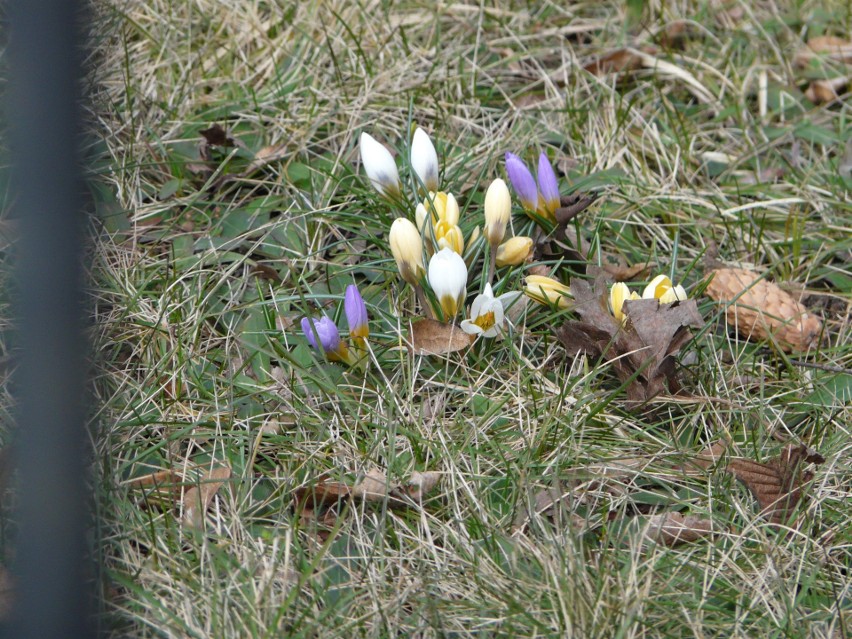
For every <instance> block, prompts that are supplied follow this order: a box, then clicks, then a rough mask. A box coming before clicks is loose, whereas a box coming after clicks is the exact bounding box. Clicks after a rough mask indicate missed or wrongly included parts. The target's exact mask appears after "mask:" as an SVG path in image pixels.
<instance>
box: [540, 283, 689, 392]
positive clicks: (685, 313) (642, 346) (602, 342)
mask: <svg viewBox="0 0 852 639" xmlns="http://www.w3.org/2000/svg"><path fill="white" fill-rule="evenodd" d="M571 294H572V295H573V296H574V308H575V311H576V312H577V314H578V315H579V316H580V318H581V321H569V322H566V323H565V324H563V325H562V326H561V327H560V328H559V329H557V331H556V336H557V337H558V339H559V341H560V342H562V345H563V346H564V347H565V350H566V351H567V352H568V354H569V355H577V354H580V353H584V354H586V355H589V356H591V357H599V358H603V359H604V360H606V361H607V362H609V363H610V364H611V365H612V368H613V370H614V371H615V373H616V375H617V376H618V378H619V379H620V380H621V381H622V382H626V383H627V397H628V399H629V400H631V401H636V402H646V401H648V400H650V399H651V398H653V397H655V396H656V395H658V394H660V393H661V392H664V391H665V390H666V387H668V390H669V391H670V392H677V390H678V389H679V386H678V383H677V380H676V379H675V356H676V355H677V353H678V351H679V350H680V349H681V348H682V347H683V346H684V344H685V343H686V342H687V341H688V340H689V339H690V337H691V333H690V331H689V328H690V327H694V328H701V327H702V326H703V325H704V320H703V319H702V318H701V314H700V313H699V312H698V306H697V305H696V303H695V300H686V301H683V302H679V303H677V304H660V303H659V302H658V301H657V300H628V301H626V302H625V303H624V312H625V314H626V315H627V317H628V318H629V319H628V322H627V323H626V324H625V325H623V326H622V324H621V322H619V321H617V320H616V319H615V318H614V317H613V316H612V314H611V313H610V311H609V306H608V298H609V290H608V287H607V285H606V281H605V279H604V278H603V277H598V278H597V279H596V280H595V283H594V285H591V284H589V283H588V282H586V281H584V280H580V279H577V278H573V279H572V280H571Z"/></svg>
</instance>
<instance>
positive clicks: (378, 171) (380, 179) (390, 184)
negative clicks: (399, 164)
mask: <svg viewBox="0 0 852 639" xmlns="http://www.w3.org/2000/svg"><path fill="white" fill-rule="evenodd" d="M359 147H360V150H361V163H362V164H363V165H364V170H365V171H366V172H367V177H368V178H370V182H372V184H373V187H374V188H375V189H376V190H377V191H378V192H379V193H381V194H382V195H388V196H395V195H399V171H398V170H397V168H396V162H394V159H393V156H392V155H391V153H390V151H388V150H387V149H386V148H385V147H384V146H383V145H382V144H380V143H379V142H378V141H376V139H375V138H374V137H373V136H371V135H370V134H369V133H361V140H360V144H359Z"/></svg>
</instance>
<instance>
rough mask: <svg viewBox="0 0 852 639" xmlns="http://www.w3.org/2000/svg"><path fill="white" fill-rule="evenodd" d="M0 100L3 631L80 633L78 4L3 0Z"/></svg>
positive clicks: (83, 607) (84, 604)
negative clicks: (1, 155) (5, 194)
mask: <svg viewBox="0 0 852 639" xmlns="http://www.w3.org/2000/svg"><path fill="white" fill-rule="evenodd" d="M6 7H7V11H8V13H7V15H8V23H7V28H8V32H7V38H8V42H9V46H8V49H7V53H8V57H7V61H8V65H7V67H8V69H9V84H8V94H7V103H6V113H7V124H8V131H9V147H10V160H11V183H12V187H11V189H12V194H13V202H14V204H13V206H14V209H13V211H14V217H15V218H16V219H17V221H18V224H19V225H20V241H19V242H18V245H17V249H16V253H17V258H18V259H17V278H16V287H17V291H16V295H15V301H16V311H17V313H16V319H15V329H16V333H17V336H18V339H17V342H18V347H19V351H20V365H19V368H18V370H17V372H16V381H15V388H16V390H17V393H16V401H17V405H18V413H17V414H18V420H17V434H16V438H15V440H16V446H17V456H18V463H17V467H18V492H17V500H16V501H17V504H18V511H17V513H16V515H15V519H16V522H17V524H18V529H17V534H16V539H15V542H14V566H15V570H14V587H15V597H14V601H13V604H12V605H13V612H12V618H11V622H10V627H9V628H8V629H7V630H8V636H10V637H15V639H24V638H28V637H32V638H38V639H47V638H53V637H57V638H58V637H73V638H76V637H87V636H91V634H90V633H89V623H88V622H89V617H88V614H87V610H88V606H89V600H88V597H87V596H86V589H85V588H84V584H85V583H86V582H87V578H88V577H91V574H87V573H89V571H87V570H86V564H85V557H86V556H87V552H86V544H85V529H86V525H87V524H88V517H87V515H86V507H87V499H86V492H85V482H84V469H85V463H86V462H85V457H86V454H85V452H84V451H85V450H86V446H85V442H86V435H85V432H84V411H83V394H84V392H85V382H84V378H85V371H86V365H85V357H84V346H83V345H84V340H83V315H82V312H83V293H82V291H83V287H82V281H83V270H82V264H81V246H82V238H83V221H84V220H83V214H82V211H83V179H82V168H81V130H82V127H81V104H80V101H81V82H82V73H81V68H82V60H83V51H82V38H81V37H80V34H81V32H82V28H83V27H85V26H86V25H83V24H81V19H82V15H81V13H80V8H81V3H79V2H75V1H74V0H10V1H8V2H7V3H6Z"/></svg>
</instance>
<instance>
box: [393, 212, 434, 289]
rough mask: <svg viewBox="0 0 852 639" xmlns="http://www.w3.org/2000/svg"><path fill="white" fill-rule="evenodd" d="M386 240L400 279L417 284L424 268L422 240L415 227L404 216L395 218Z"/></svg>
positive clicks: (413, 284)
mask: <svg viewBox="0 0 852 639" xmlns="http://www.w3.org/2000/svg"><path fill="white" fill-rule="evenodd" d="M388 242H389V243H390V248H391V253H393V259H394V260H396V267H397V268H398V269H399V274H400V275H401V276H402V279H404V280H405V281H406V282H408V283H409V284H411V285H412V286H416V285H418V284H419V283H420V279H421V278H422V277H423V273H424V272H425V269H424V267H423V240H422V239H421V238H420V233H418V232H417V227H416V226H414V224H412V223H411V222H410V221H409V220H407V219H405V218H404V217H398V218H396V219H395V220H394V221H393V224H391V229H390V235H389V236H388Z"/></svg>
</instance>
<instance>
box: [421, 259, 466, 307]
mask: <svg viewBox="0 0 852 639" xmlns="http://www.w3.org/2000/svg"><path fill="white" fill-rule="evenodd" d="M428 279H429V286H430V287H431V288H432V291H433V292H434V293H435V297H437V298H438V303H439V304H440V305H441V309H442V310H443V311H444V319H445V320H447V321H449V320H451V319H453V318H454V317H455V316H456V314H457V313H458V312H459V307H461V305H462V303H463V302H464V293H465V286H467V266H465V263H464V260H463V259H462V258H461V255H459V254H458V253H456V252H455V251H453V250H452V249H450V248H442V249H441V250H440V251H438V252H437V253H435V255H433V256H432V259H430V260H429V273H428Z"/></svg>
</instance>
